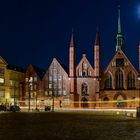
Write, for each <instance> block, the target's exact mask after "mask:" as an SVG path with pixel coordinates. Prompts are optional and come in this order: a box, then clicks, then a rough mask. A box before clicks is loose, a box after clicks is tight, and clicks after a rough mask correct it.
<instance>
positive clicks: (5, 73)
mask: <svg viewBox="0 0 140 140" xmlns="http://www.w3.org/2000/svg"><path fill="white" fill-rule="evenodd" d="M23 78H24V70H23V69H22V68H21V67H16V66H10V65H8V63H7V62H6V61H5V60H4V59H3V58H2V57H0V104H6V105H14V104H18V103H19V100H20V96H21V94H22V81H23Z"/></svg>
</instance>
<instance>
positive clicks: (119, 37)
mask: <svg viewBox="0 0 140 140" xmlns="http://www.w3.org/2000/svg"><path fill="white" fill-rule="evenodd" d="M116 39H117V44H116V51H118V50H119V49H123V47H124V37H123V34H122V29H121V15H120V6H118V31H117V36H116Z"/></svg>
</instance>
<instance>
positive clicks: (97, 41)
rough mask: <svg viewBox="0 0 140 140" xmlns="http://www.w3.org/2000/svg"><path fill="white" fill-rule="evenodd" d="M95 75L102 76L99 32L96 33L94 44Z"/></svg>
mask: <svg viewBox="0 0 140 140" xmlns="http://www.w3.org/2000/svg"><path fill="white" fill-rule="evenodd" d="M94 76H95V77H96V78H98V77H99V76H100V37H99V33H98V32H97V33H96V38H95V45H94Z"/></svg>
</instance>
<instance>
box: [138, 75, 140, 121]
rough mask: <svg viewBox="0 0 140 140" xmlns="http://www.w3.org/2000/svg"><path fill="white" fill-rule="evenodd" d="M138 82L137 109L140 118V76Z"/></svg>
mask: <svg viewBox="0 0 140 140" xmlns="http://www.w3.org/2000/svg"><path fill="white" fill-rule="evenodd" d="M137 80H138V84H139V85H138V107H137V118H140V74H139V75H138V77H137Z"/></svg>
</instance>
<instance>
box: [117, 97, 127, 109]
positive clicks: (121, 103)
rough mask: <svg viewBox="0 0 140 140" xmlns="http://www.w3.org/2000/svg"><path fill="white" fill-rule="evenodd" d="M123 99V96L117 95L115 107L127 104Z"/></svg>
mask: <svg viewBox="0 0 140 140" xmlns="http://www.w3.org/2000/svg"><path fill="white" fill-rule="evenodd" d="M124 100H125V99H124V97H123V96H122V95H119V96H118V97H117V101H118V102H117V103H116V106H117V107H121V108H122V107H125V106H127V103H126V102H123V101H124Z"/></svg>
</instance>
